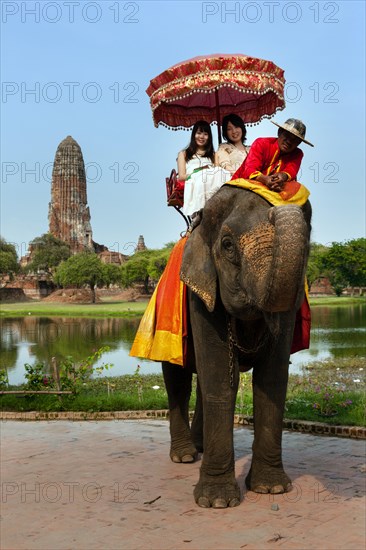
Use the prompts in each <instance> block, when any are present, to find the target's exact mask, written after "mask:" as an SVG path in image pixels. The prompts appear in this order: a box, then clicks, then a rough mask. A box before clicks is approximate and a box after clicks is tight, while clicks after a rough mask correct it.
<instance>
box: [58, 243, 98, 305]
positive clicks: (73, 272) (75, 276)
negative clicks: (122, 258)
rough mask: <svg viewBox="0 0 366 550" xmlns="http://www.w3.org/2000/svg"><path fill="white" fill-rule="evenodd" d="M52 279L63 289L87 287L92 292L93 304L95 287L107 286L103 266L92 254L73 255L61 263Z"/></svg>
mask: <svg viewBox="0 0 366 550" xmlns="http://www.w3.org/2000/svg"><path fill="white" fill-rule="evenodd" d="M54 279H55V282H56V283H57V284H60V285H61V286H63V287H65V286H75V287H76V288H80V287H83V286H89V287H90V289H91V291H92V302H93V303H95V287H96V286H101V285H103V284H109V274H108V272H107V270H106V269H105V265H104V264H103V263H102V262H101V261H100V259H99V258H98V256H97V255H96V254H94V253H92V252H84V253H82V254H75V255H74V256H71V257H70V258H69V259H68V260H66V261H64V262H62V263H61V264H60V265H59V267H58V268H57V270H56V273H55V277H54Z"/></svg>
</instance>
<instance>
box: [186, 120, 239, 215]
mask: <svg viewBox="0 0 366 550" xmlns="http://www.w3.org/2000/svg"><path fill="white" fill-rule="evenodd" d="M230 178H231V174H230V172H228V171H227V170H223V169H222V168H219V167H217V166H215V152H214V148H213V145H212V133H211V128H210V125H209V124H208V122H206V121H204V120H199V121H198V122H196V124H195V125H194V126H193V130H192V134H191V140H190V143H189V145H188V147H187V148H186V149H184V150H183V151H180V153H179V154H178V179H179V180H182V181H185V185H184V204H183V208H182V211H183V213H184V214H185V215H186V216H193V215H194V214H195V213H196V212H198V211H199V210H201V208H203V207H204V205H205V203H206V201H207V200H208V199H209V198H210V197H211V196H212V195H213V194H214V193H215V192H216V191H217V190H218V189H219V188H220V187H221V186H222V185H223V184H224V183H225V182H226V181H228V180H229V179H230Z"/></svg>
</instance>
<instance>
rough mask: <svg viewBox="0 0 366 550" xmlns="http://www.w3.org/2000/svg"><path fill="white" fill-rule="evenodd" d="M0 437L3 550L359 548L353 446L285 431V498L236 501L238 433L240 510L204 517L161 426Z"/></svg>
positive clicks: (42, 427)
mask: <svg viewBox="0 0 366 550" xmlns="http://www.w3.org/2000/svg"><path fill="white" fill-rule="evenodd" d="M0 429H1V443H2V447H1V449H2V450H1V462H2V466H1V488H2V495H1V516H2V517H1V524H0V536H1V539H0V541H1V542H0V544H1V548H2V549H3V550H10V549H12V550H14V549H16V550H22V549H27V550H32V549H36V550H41V549H47V550H66V549H77V550H81V549H82V550H84V549H85V550H93V549H98V550H99V549H104V550H118V549H128V550H135V549H136V550H139V549H143V550H147V549H151V550H153V549H159V550H160V549H161V550H165V549H166V550H168V549H174V550H175V549H177V550H180V549H187V550H191V549H195V550H197V549H200V550H201V549H202V550H204V549H211V548H215V549H218V550H220V549H225V550H226V549H240V548H246V549H260V550H261V549H267V548H272V549H273V548H281V549H289V550H290V549H301V550H303V549H317V550H322V549H324V550H338V549H339V550H341V549H342V550H343V549H345V548H347V550H359V549H361V548H364V547H365V536H364V533H365V511H366V510H365V497H364V492H363V491H364V477H365V471H366V469H365V442H364V441H359V440H352V439H339V438H334V437H321V436H314V435H307V434H297V433H291V432H285V433H284V462H285V464H286V469H287V472H288V473H289V475H290V477H291V478H292V480H293V483H294V489H293V490H292V491H291V492H290V493H288V494H287V495H276V496H273V495H256V494H254V493H252V492H246V491H245V490H244V478H245V475H246V473H247V471H248V467H249V463H250V456H251V443H252V431H251V429H249V428H244V427H238V428H236V429H235V453H236V475H237V478H238V480H239V483H240V486H241V487H242V488H243V492H244V495H243V501H242V503H241V505H240V506H239V507H237V508H232V509H226V510H213V509H209V510H206V509H202V508H198V507H197V506H196V505H195V503H194V500H193V496H192V491H193V487H194V484H195V483H196V481H197V479H198V470H199V466H200V461H198V462H196V463H195V464H173V463H172V462H171V461H170V459H169V456H168V451H169V430H168V423H167V422H166V421H158V420H136V421H132V420H131V421H129V420H125V421H114V422H113V421H106V422H102V421H99V422H93V421H90V422H71V421H57V422H54V421H48V422H13V421H3V422H1V424H0ZM274 505H277V506H274ZM274 508H278V509H277V510H276V509H274Z"/></svg>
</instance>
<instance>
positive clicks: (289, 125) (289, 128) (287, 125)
mask: <svg viewBox="0 0 366 550" xmlns="http://www.w3.org/2000/svg"><path fill="white" fill-rule="evenodd" d="M271 122H272V124H275V125H276V126H278V127H279V128H282V129H283V130H286V132H290V134H293V135H294V136H296V137H298V138H299V139H301V141H303V142H304V143H307V144H308V145H311V147H314V145H313V144H312V143H310V141H307V140H306V139H305V133H306V126H305V124H304V123H303V122H302V121H301V120H299V119H297V118H288V119H287V120H286V122H284V123H283V124H277V122H273V120H271Z"/></svg>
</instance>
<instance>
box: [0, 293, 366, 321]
mask: <svg viewBox="0 0 366 550" xmlns="http://www.w3.org/2000/svg"><path fill="white" fill-rule="evenodd" d="M365 302H366V297H365V296H340V297H337V296H327V297H310V305H311V307H316V306H330V307H333V306H348V305H352V304H364V303H365ZM147 303H148V298H147V299H146V301H144V302H122V301H115V302H114V301H110V300H105V299H104V300H102V301H101V302H100V303H98V304H65V303H57V302H45V301H32V302H17V303H3V304H0V317H25V316H26V315H36V316H39V317H53V316H57V317H136V316H141V315H143V313H144V311H145V309H146V306H147Z"/></svg>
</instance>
